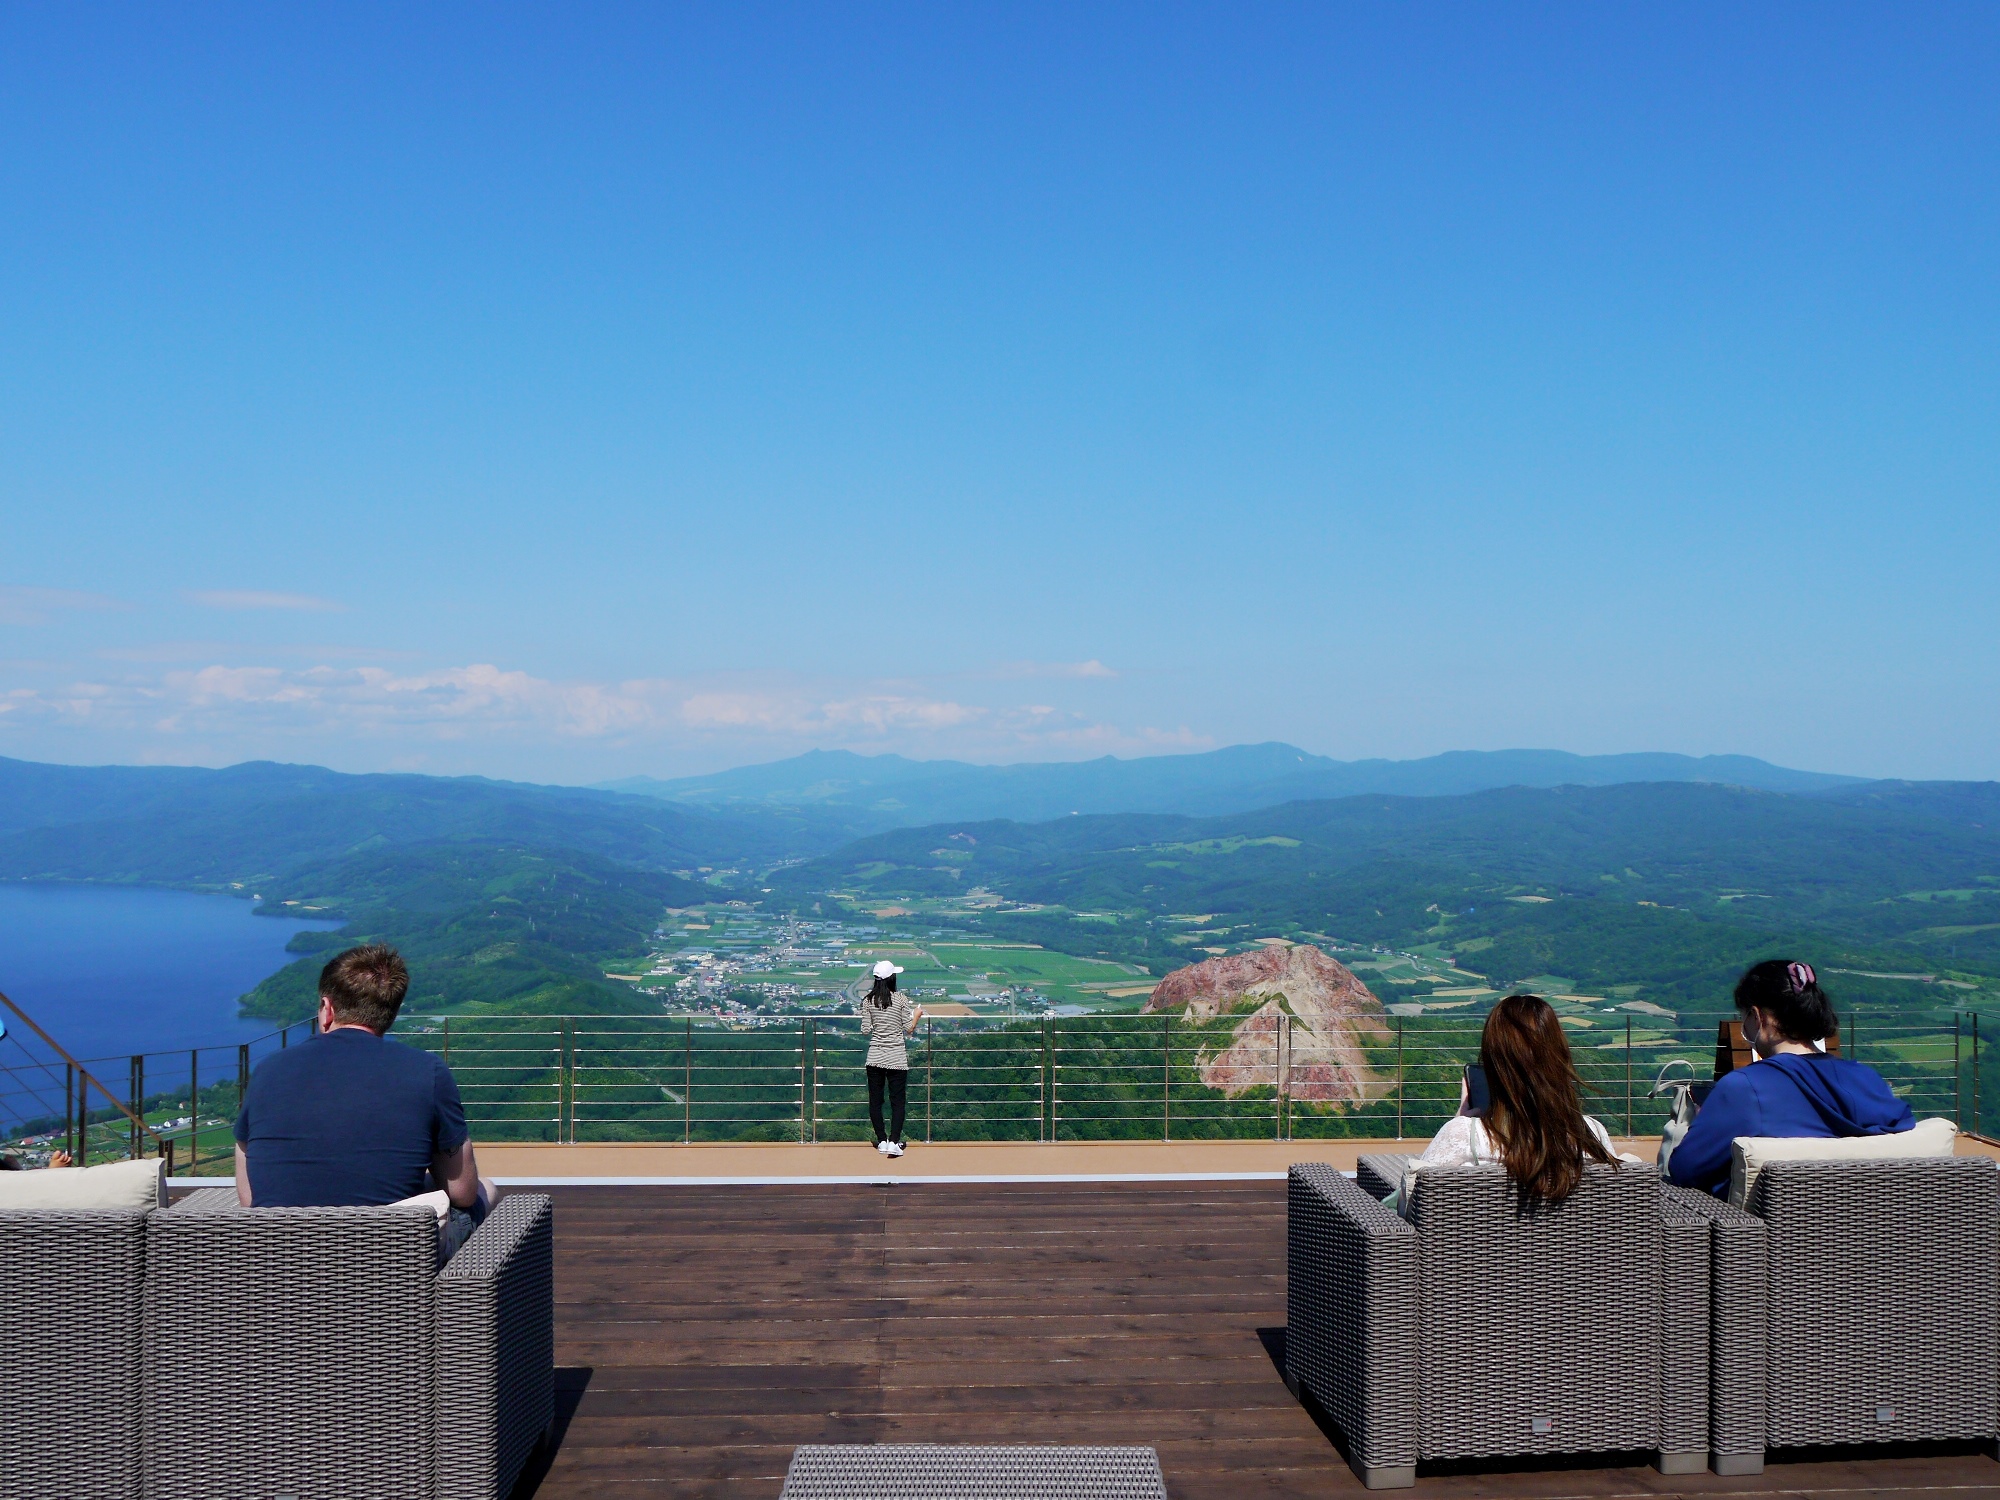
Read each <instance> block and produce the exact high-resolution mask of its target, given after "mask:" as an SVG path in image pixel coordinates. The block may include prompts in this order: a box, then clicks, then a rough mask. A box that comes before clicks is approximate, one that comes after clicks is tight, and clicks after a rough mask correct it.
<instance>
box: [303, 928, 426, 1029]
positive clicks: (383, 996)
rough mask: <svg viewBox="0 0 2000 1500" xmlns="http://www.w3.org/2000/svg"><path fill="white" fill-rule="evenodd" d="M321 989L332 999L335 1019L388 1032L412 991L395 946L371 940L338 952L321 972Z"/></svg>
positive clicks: (349, 1024)
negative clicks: (404, 1000)
mask: <svg viewBox="0 0 2000 1500" xmlns="http://www.w3.org/2000/svg"><path fill="white" fill-rule="evenodd" d="M319 992H320V994H321V995H322V996H323V997H324V998H326V999H327V1000H330V1001H332V1002H333V1018H334V1020H336V1021H338V1022H340V1023H341V1024H342V1025H345V1026H366V1027H367V1028H368V1029H369V1030H371V1031H387V1030H388V1029H389V1028H390V1027H391V1026H394V1025H395V1024H396V1012H397V1011H399V1010H401V1009H402V1008H403V996H405V995H407V994H408V993H409V992H410V971H409V970H408V969H407V968H405V967H404V965H403V956H402V955H401V954H400V953H398V952H397V951H396V950H395V949H394V948H391V947H389V946H388V945H387V944H385V943H370V944H368V945H367V946H366V947H364V948H349V949H348V950H347V951H346V952H345V953H341V954H336V955H335V956H334V959H333V961H332V962H331V963H329V964H328V965H327V966H326V967H325V968H324V969H321V970H320V971H319Z"/></svg>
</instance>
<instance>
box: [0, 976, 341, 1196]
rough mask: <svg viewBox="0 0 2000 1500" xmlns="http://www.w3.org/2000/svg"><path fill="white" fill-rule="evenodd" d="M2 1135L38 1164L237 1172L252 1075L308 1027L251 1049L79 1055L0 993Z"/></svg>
mask: <svg viewBox="0 0 2000 1500" xmlns="http://www.w3.org/2000/svg"><path fill="white" fill-rule="evenodd" d="M0 1007H4V1010H5V1011H6V1012H7V1013H9V1019H10V1020H15V1021H17V1022H18V1023H20V1024H16V1025H13V1026H10V1027H9V1028H8V1033H7V1037H6V1044H5V1046H4V1047H0V1129H3V1130H4V1131H5V1135H6V1143H5V1145H6V1149H7V1150H8V1151H9V1152H10V1153H11V1154H16V1155H21V1156H25V1157H26V1158H27V1159H28V1160H30V1161H31V1162H34V1163H37V1164H39V1163H41V1162H44V1161H47V1160H50V1159H53V1156H54V1153H56V1152H58V1151H60V1152H62V1153H63V1154H64V1155H66V1156H68V1157H69V1158H70V1159H71V1160H72V1161H73V1162H74V1163H75V1164H76V1165H78V1166H90V1165H93V1164H96V1163H99V1162H105V1161H117V1160H124V1159H127V1158H130V1157H137V1156H152V1155H157V1156H163V1157H165V1158H166V1159H167V1162H168V1170H169V1171H170V1172H171V1173H174V1174H175V1175H180V1176H193V1175H227V1174H229V1173H230V1172H233V1171H234V1169H235V1142H234V1133H233V1126H234V1124H235V1120H236V1113H237V1110H238V1109H239V1108H240V1107H241V1106H242V1102H243V1091H244V1089H245V1088H247V1087H248V1085H249V1081H250V1073H251V1071H252V1070H253V1069H254V1068H255V1066H256V1064H257V1063H259V1062H261V1061H262V1060H263V1058H264V1057H265V1056H266V1055H268V1054H269V1053H270V1052H273V1051H276V1050H277V1049H279V1048H281V1047H284V1046H287V1045H288V1044H289V1043H290V1042H291V1041H292V1040H294V1039H295V1038H300V1037H303V1036H306V1035H308V1034H310V1031H311V1025H310V1023H305V1024H300V1025H295V1026H291V1027H287V1028H281V1029H279V1030H276V1031H272V1032H269V1033H267V1034H265V1035H263V1036H259V1037H255V1038H252V1039H251V1040H250V1041H248V1042H241V1043H234V1044H229V1045H221V1046H208V1047H192V1048H186V1049H177V1050H174V1051H168V1052H144V1053H129V1054H124V1055H120V1056H114V1057H90V1058H78V1057H74V1056H72V1055H71V1054H70V1053H68V1052H67V1051H65V1050H64V1049H63V1047H62V1046H61V1044H60V1043H59V1042H57V1041H56V1040H55V1039H54V1038H53V1037H51V1036H50V1035H49V1034H48V1033H47V1032H45V1031H43V1030H42V1029H41V1028H40V1027H39V1026H38V1025H36V1023H35V1022H34V1020H33V1019H32V1018H31V1017H29V1016H28V1015H27V1014H26V1012H24V1011H22V1010H21V1009H20V1007H18V1006H17V1005H15V1004H14V1003H13V1002H12V1001H10V1000H7V998H6V997H5V996H4V995H0Z"/></svg>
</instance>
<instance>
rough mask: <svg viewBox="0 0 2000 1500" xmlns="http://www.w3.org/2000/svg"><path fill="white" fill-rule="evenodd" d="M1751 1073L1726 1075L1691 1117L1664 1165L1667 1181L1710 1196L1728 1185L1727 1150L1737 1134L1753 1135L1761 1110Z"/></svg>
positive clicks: (1744, 1069)
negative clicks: (1684, 1131)
mask: <svg viewBox="0 0 2000 1500" xmlns="http://www.w3.org/2000/svg"><path fill="white" fill-rule="evenodd" d="M1749 1075H1750V1070H1749V1069H1748V1068H1742V1069H1739V1070H1738V1071H1736V1072H1734V1073H1726V1074H1724V1075H1723V1076H1722V1077H1721V1078H1720V1079H1718V1080H1717V1081H1716V1085H1715V1088H1714V1090H1713V1091H1712V1092H1711V1093H1710V1094H1709V1096H1708V1102H1707V1103H1705V1104H1703V1105H1702V1107H1701V1112H1700V1113H1699V1114H1697V1115H1696V1116H1695V1117H1694V1124H1692V1125H1690V1126H1689V1127H1688V1133H1687V1135H1686V1136H1685V1137H1683V1138H1682V1140H1681V1143H1680V1144H1679V1145H1678V1146H1676V1147H1674V1154H1673V1156H1672V1157H1671V1158H1670V1159H1669V1160H1668V1162H1667V1177H1668V1180H1669V1181H1671V1182H1674V1183H1676V1184H1678V1185H1679V1186H1681V1187H1690V1188H1699V1189H1701V1190H1702V1191H1703V1192H1706V1193H1713V1192H1716V1191H1717V1190H1719V1189H1721V1188H1723V1187H1725V1186H1726V1185H1727V1184H1728V1182H1729V1148H1730V1145H1731V1144H1732V1143H1733V1142H1734V1141H1735V1139H1736V1138H1737V1137H1738V1136H1739V1135H1756V1134H1758V1133H1759V1131H1758V1125H1759V1123H1760V1121H1761V1118H1762V1115H1763V1111H1762V1110H1761V1109H1760V1108H1759V1107H1758V1104H1757V1091H1756V1089H1755V1088H1753V1087H1752V1086H1751V1083H1750V1076H1749Z"/></svg>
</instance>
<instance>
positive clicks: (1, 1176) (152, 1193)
mask: <svg viewBox="0 0 2000 1500" xmlns="http://www.w3.org/2000/svg"><path fill="white" fill-rule="evenodd" d="M166 1206H167V1164H166V1163H165V1162H164V1161H162V1160H161V1159H160V1158H159V1157H157V1156H154V1157H144V1158H141V1159H140V1160H138V1161H113V1162H106V1163H105V1164H104V1165H103V1166H101V1167H49V1168H45V1169H44V1170H42V1171H39V1172H35V1171H28V1172H0V1209H9V1208H26V1209H44V1210H46V1209H76V1208H165V1207H166Z"/></svg>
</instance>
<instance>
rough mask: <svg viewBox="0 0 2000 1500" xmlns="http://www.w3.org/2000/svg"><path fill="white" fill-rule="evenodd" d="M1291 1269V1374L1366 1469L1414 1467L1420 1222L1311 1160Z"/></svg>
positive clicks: (1295, 1209)
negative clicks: (1415, 1223)
mask: <svg viewBox="0 0 2000 1500" xmlns="http://www.w3.org/2000/svg"><path fill="white" fill-rule="evenodd" d="M1285 1269H1286V1292H1285V1373H1286V1378H1287V1380H1288V1381H1290V1382H1291V1383H1292V1384H1293V1385H1295V1386H1296V1387H1298V1388H1299V1389H1300V1390H1301V1391H1310V1392H1311V1393H1312V1395H1313V1396H1314V1397H1315V1398H1316V1399H1317V1400H1318V1402H1319V1404H1320V1406H1321V1408H1322V1409H1323V1410H1324V1411H1325V1412H1326V1414H1327V1416H1328V1417H1329V1418H1331V1419H1332V1421H1333V1423H1334V1425H1335V1426H1336V1427H1338V1428H1339V1429H1340V1433H1341V1436H1342V1438H1343V1439H1344V1440H1345V1442H1346V1444H1347V1447H1348V1455H1347V1457H1348V1462H1349V1463H1350V1464H1352V1465H1353V1466H1354V1467H1355V1468H1356V1469H1357V1470H1358V1471H1361V1472H1362V1473H1363V1474H1364V1477H1366V1476H1367V1474H1368V1472H1369V1471H1377V1470H1398V1469H1407V1468H1412V1467H1413V1466H1414V1465H1415V1464H1416V1462H1417V1456H1418V1451H1417V1450H1418V1441H1419V1433H1418V1390H1419V1382H1418V1356H1419V1350H1418V1338H1417V1331H1418V1313H1419V1308H1418V1279H1417V1232H1416V1230H1414V1229H1413V1228H1411V1227H1410V1225H1409V1224H1407V1223H1406V1222H1404V1220H1403V1219H1402V1218H1401V1217H1399V1216H1398V1215H1397V1214H1395V1213H1394V1212H1392V1211H1391V1210H1390V1209H1387V1208H1385V1207H1383V1206H1382V1205H1381V1204H1380V1203H1378V1202H1376V1201H1375V1200H1374V1199H1373V1198H1371V1197H1369V1196H1368V1194H1367V1193H1365V1192H1363V1191H1362V1190H1361V1189H1360V1188H1359V1187H1358V1186H1356V1185H1355V1184H1354V1183H1352V1182H1350V1181H1348V1180H1347V1178H1345V1177H1343V1176H1341V1174H1340V1173H1339V1172H1337V1171H1335V1170H1334V1169H1333V1168H1332V1167H1330V1166H1327V1165H1325V1164H1323V1163H1320V1162H1303V1163H1300V1164H1298V1165H1296V1166H1294V1167H1293V1168H1292V1169H1291V1173H1290V1181H1289V1184H1288V1202H1287V1210H1286V1227H1285ZM1401 1482H1403V1483H1407V1482H1408V1480H1403V1481H1401ZM1372 1483H1373V1481H1371V1484H1372Z"/></svg>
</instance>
